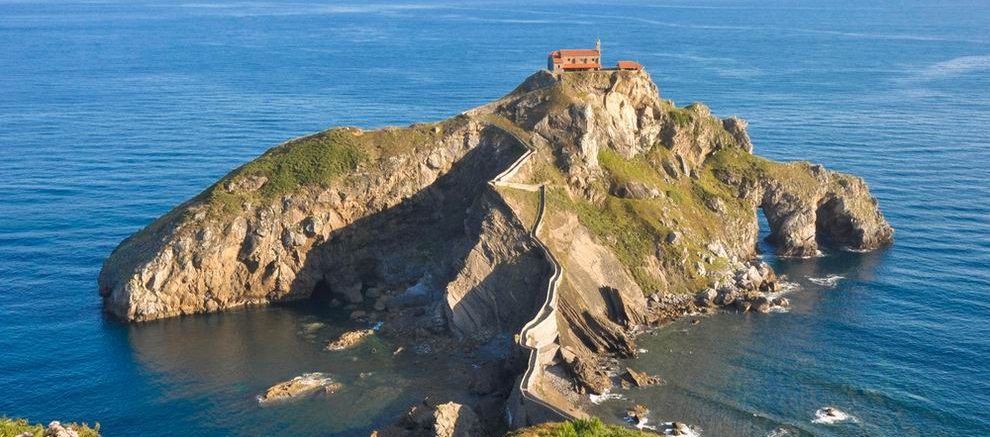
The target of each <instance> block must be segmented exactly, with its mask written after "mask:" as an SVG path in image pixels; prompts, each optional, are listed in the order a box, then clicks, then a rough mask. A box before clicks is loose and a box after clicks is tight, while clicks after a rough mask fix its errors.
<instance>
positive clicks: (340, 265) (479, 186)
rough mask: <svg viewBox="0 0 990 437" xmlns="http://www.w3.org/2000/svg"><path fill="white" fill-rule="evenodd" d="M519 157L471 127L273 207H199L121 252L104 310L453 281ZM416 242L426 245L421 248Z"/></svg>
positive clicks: (202, 308) (190, 309)
mask: <svg viewBox="0 0 990 437" xmlns="http://www.w3.org/2000/svg"><path fill="white" fill-rule="evenodd" d="M519 148H520V146H519V144H518V143H517V142H515V141H513V140H511V139H507V138H506V137H505V135H504V133H501V131H496V130H492V129H490V128H486V127H485V126H483V125H480V124H478V123H474V122H466V123H462V124H461V125H460V126H458V128H457V129H456V130H452V131H450V132H446V133H445V134H444V135H441V136H440V137H439V138H437V139H435V140H433V141H432V142H430V143H427V144H420V145H418V147H416V148H413V149H412V150H411V151H410V153H408V154H406V155H400V156H396V157H393V158H389V159H386V160H383V161H380V162H376V163H373V164H369V165H367V166H366V168H361V169H359V170H360V171H358V172H355V173H352V174H349V175H346V176H345V177H344V178H342V179H341V180H340V181H338V183H335V184H333V185H330V186H325V187H321V186H301V187H299V188H298V190H296V191H294V192H292V193H289V194H286V195H284V196H282V197H281V198H280V199H278V201H276V202H274V203H272V204H258V205H244V206H243V210H242V211H241V212H239V213H235V214H227V215H222V216H215V215H211V214H208V205H207V204H206V201H205V200H203V199H201V198H197V199H194V200H192V201H190V202H188V203H186V204H184V205H181V206H180V207H178V208H176V210H174V211H172V212H171V213H169V214H168V215H166V216H164V217H162V218H161V219H160V220H159V221H158V222H156V223H154V224H152V225H151V226H149V228H147V229H145V230H143V231H142V232H140V233H138V234H135V235H134V236H132V237H131V238H129V239H128V240H125V241H124V242H123V243H122V244H121V245H120V246H119V247H118V248H117V249H116V250H115V251H114V252H113V254H111V256H110V257H109V258H108V259H107V261H106V262H105V263H104V266H103V269H102V271H101V273H100V278H99V283H100V290H101V295H102V296H103V302H104V308H105V309H106V310H107V311H108V312H111V313H113V314H115V315H117V316H119V317H121V318H124V319H127V320H137V321H141V320H152V319H157V318H162V317H171V316H176V315H182V314H194V313H201V312H211V311H219V310H223V309H227V308H233V307H238V306H243V305H251V304H264V303H269V302H277V301H288V300H298V299H304V298H308V297H310V296H311V295H312V294H313V293H314V292H315V291H317V290H321V291H325V292H326V293H327V294H330V295H332V296H334V297H336V298H339V299H340V300H342V301H344V302H345V303H361V302H362V301H363V300H364V299H363V297H362V293H363V292H364V291H365V290H367V289H368V288H371V287H372V286H376V285H383V284H404V283H410V282H413V281H416V280H418V279H419V278H421V277H423V276H424V275H426V274H428V273H429V274H433V275H434V276H438V277H446V276H449V275H450V274H451V272H450V271H449V269H450V265H449V264H450V263H452V262H454V261H455V260H458V259H461V257H462V255H461V253H460V252H457V251H456V250H458V249H459V247H460V246H458V244H460V245H461V246H463V245H464V244H466V243H465V242H464V241H462V240H461V238H473V237H474V236H463V232H464V230H463V224H462V223H463V220H464V218H465V216H466V214H465V211H466V210H467V209H468V207H469V206H470V205H471V203H473V199H475V198H477V196H479V195H480V193H481V192H482V191H483V190H485V189H486V182H487V180H486V177H490V176H489V175H491V176H493V175H494V174H495V173H497V172H498V171H501V169H502V168H504V167H505V166H507V165H508V163H509V162H511V161H512V159H514V158H515V157H516V156H518V153H519ZM428 160H429V161H431V162H433V164H432V165H427V164H426V162H427V161H428ZM228 185H231V189H242V188H243V187H245V186H250V187H253V186H254V184H248V183H243V184H242V183H233V184H228ZM410 235H414V236H415V239H417V240H418V241H424V243H423V244H410V242H411V240H410V238H409V236H410ZM434 242H440V243H434ZM416 260H420V261H419V262H416ZM445 263H446V264H447V265H444V264H445ZM436 293H437V294H438V295H439V291H436ZM373 302H374V301H372V302H371V303H373Z"/></svg>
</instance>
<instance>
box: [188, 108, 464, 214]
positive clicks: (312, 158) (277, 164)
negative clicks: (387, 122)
mask: <svg viewBox="0 0 990 437" xmlns="http://www.w3.org/2000/svg"><path fill="white" fill-rule="evenodd" d="M465 122H466V121H465V120H464V119H463V118H461V117H454V118H451V119H448V120H444V121H441V122H437V123H421V124H415V125H412V126H409V127H405V128H385V129H378V130H373V131H367V132H365V131H361V130H359V129H354V128H334V129H330V130H326V131H323V132H320V133H317V134H313V135H310V136H307V137H303V138H299V139H296V140H293V141H290V142H288V143H285V144H283V145H280V146H277V147H274V148H272V149H269V150H268V151H267V152H265V153H264V154H263V155H261V156H260V157H258V158H257V159H255V160H253V161H251V162H249V163H247V164H245V165H243V166H241V167H240V168H238V169H236V170H234V171H232V172H230V173H229V174H228V175H226V176H224V177H223V178H222V179H220V181H219V182H217V183H216V184H214V185H213V186H212V187H210V188H208V189H207V190H206V191H204V192H203V193H202V194H201V195H200V196H199V198H200V199H202V200H205V201H206V202H207V204H208V205H209V209H210V212H212V213H217V212H219V213H224V214H234V213H237V212H239V211H240V209H241V205H243V204H244V203H252V202H262V203H268V202H271V201H273V200H275V199H277V198H278V197H280V196H282V195H284V194H288V193H291V192H292V191H295V190H298V189H299V188H301V187H305V186H309V185H317V186H325V185H326V184H328V183H331V182H334V181H336V180H338V179H339V178H340V177H341V176H342V175H345V174H346V173H348V172H351V171H353V170H355V169H356V168H358V166H359V165H361V164H362V163H366V162H376V161H379V160H381V159H384V158H390V157H394V156H398V155H402V154H404V153H407V152H409V151H410V150H412V149H415V148H416V147H420V146H424V145H428V144H431V143H432V142H433V141H434V140H436V139H438V138H439V137H441V136H442V135H443V134H444V132H445V131H448V130H452V129H456V128H457V127H459V126H462V125H463V124H464V123H465ZM251 176H256V177H265V178H267V179H268V182H267V183H265V185H264V186H263V187H261V189H259V190H257V191H254V192H244V191H235V192H233V193H229V192H227V191H226V190H224V185H226V184H227V182H229V181H231V180H235V179H237V178H241V177H251Z"/></svg>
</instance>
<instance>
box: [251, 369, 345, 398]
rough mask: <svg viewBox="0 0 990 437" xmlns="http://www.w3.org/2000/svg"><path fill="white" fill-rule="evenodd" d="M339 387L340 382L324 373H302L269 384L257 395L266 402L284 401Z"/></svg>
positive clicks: (330, 390)
mask: <svg viewBox="0 0 990 437" xmlns="http://www.w3.org/2000/svg"><path fill="white" fill-rule="evenodd" d="M341 387H342V385H341V384H340V383H337V382H334V380H333V378H331V377H330V375H328V374H326V373H320V372H313V373H304V374H302V375H300V376H297V377H295V378H292V379H290V380H288V381H285V382H280V383H278V384H275V385H273V386H271V387H270V388H269V389H268V390H265V393H264V394H262V395H261V396H258V402H259V403H261V404H266V403H270V402H277V401H286V400H291V399H297V398H299V397H302V396H309V395H312V394H315V393H318V392H322V393H326V394H333V393H336V392H337V391H338V390H340V388H341Z"/></svg>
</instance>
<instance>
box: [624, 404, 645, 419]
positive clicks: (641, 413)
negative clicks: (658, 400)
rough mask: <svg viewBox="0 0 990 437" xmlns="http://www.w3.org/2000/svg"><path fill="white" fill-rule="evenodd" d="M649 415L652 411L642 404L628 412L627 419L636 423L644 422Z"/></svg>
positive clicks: (634, 406)
mask: <svg viewBox="0 0 990 437" xmlns="http://www.w3.org/2000/svg"><path fill="white" fill-rule="evenodd" d="M649 414H650V409H649V408H646V406H645V405H642V404H636V405H633V407H632V408H630V409H628V410H626V417H627V418H629V419H630V420H631V421H633V422H635V423H639V422H642V421H643V420H644V419H646V416H647V415H649Z"/></svg>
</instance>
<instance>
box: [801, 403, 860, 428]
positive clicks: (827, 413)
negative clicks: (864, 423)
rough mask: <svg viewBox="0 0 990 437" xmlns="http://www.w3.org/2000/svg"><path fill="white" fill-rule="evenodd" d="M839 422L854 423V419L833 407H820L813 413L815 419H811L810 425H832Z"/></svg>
mask: <svg viewBox="0 0 990 437" xmlns="http://www.w3.org/2000/svg"><path fill="white" fill-rule="evenodd" d="M841 422H856V418H855V417H853V416H851V415H849V414H848V413H846V412H845V411H842V410H839V409H838V408H835V407H822V408H819V409H818V411H815V418H814V419H811V423H821V424H825V425H832V424H835V423H841Z"/></svg>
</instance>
